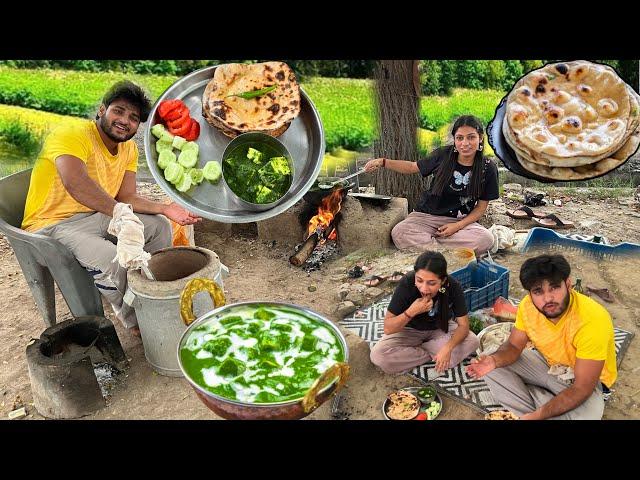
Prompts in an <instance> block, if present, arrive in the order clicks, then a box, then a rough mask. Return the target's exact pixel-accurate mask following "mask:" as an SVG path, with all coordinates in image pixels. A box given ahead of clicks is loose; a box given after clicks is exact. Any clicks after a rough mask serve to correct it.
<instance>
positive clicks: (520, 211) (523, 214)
mask: <svg viewBox="0 0 640 480" xmlns="http://www.w3.org/2000/svg"><path fill="white" fill-rule="evenodd" d="M507 215H509V216H510V217H511V218H515V219H518V220H531V219H532V218H534V217H537V218H544V217H545V216H546V215H547V214H546V213H544V212H540V211H535V210H532V209H531V208H529V207H527V206H526V205H523V206H521V207H518V208H516V209H515V210H507Z"/></svg>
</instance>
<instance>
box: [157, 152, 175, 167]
mask: <svg viewBox="0 0 640 480" xmlns="http://www.w3.org/2000/svg"><path fill="white" fill-rule="evenodd" d="M175 161H176V154H175V153H173V152H172V151H171V150H162V151H160V155H158V167H160V168H161V169H162V170H164V169H165V168H167V165H169V164H170V163H172V162H175Z"/></svg>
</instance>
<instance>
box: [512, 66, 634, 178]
mask: <svg viewBox="0 0 640 480" xmlns="http://www.w3.org/2000/svg"><path fill="white" fill-rule="evenodd" d="M633 103H634V102H632V100H631V99H630V92H629V90H628V87H627V85H626V84H625V83H624V81H623V80H622V79H621V78H620V77H618V75H617V74H616V72H615V71H614V70H613V69H612V68H610V67H608V66H606V65H600V64H595V63H591V62H587V61H583V60H578V61H573V62H566V63H555V64H549V65H545V66H544V67H542V68H540V69H537V70H534V71H532V72H530V73H529V74H527V75H525V76H524V77H523V78H522V79H520V80H519V81H518V82H517V83H516V85H515V86H514V88H513V90H512V91H511V93H510V94H509V95H508V97H507V106H506V115H505V122H506V123H507V124H508V127H509V129H510V131H511V133H512V134H513V137H515V138H516V139H517V140H518V141H519V142H520V144H521V146H522V147H523V148H526V149H527V150H529V151H530V152H532V153H534V154H542V155H543V156H544V155H549V156H550V157H551V159H552V161H554V160H555V159H558V160H561V159H573V161H572V163H571V164H567V165H563V166H579V165H583V164H588V163H593V162H596V161H598V160H599V159H601V158H604V157H603V156H607V155H608V154H609V153H611V152H613V151H616V150H617V149H618V148H619V147H620V146H621V145H622V144H623V143H624V142H625V141H626V138H625V134H627V135H630V132H629V131H628V130H629V129H628V124H629V121H630V116H631V113H632V107H635V108H633V109H634V110H635V112H633V114H634V115H633V116H637V115H638V108H637V105H634V104H633ZM631 131H633V128H632V129H631ZM598 156H600V157H599V158H598ZM554 165H555V163H554Z"/></svg>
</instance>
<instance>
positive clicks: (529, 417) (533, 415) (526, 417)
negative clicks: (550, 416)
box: [520, 410, 543, 420]
mask: <svg viewBox="0 0 640 480" xmlns="http://www.w3.org/2000/svg"><path fill="white" fill-rule="evenodd" d="M520 420H543V418H542V416H541V415H540V412H539V411H538V410H534V411H533V412H529V413H525V414H524V415H522V416H521V417H520Z"/></svg>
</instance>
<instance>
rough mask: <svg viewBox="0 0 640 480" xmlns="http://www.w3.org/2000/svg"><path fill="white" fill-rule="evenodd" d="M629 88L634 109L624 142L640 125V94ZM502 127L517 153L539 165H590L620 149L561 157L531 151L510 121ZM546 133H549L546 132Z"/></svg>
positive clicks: (563, 139)
mask: <svg viewBox="0 0 640 480" xmlns="http://www.w3.org/2000/svg"><path fill="white" fill-rule="evenodd" d="M627 89H628V92H629V98H630V101H631V104H632V110H631V115H630V117H629V122H628V123H627V128H626V131H625V134H624V135H623V143H622V144H624V143H625V142H626V141H627V140H628V139H629V137H630V136H631V135H632V133H633V132H634V131H635V130H636V129H637V128H638V126H639V125H640V96H639V95H638V94H637V93H636V92H635V91H634V90H633V89H632V88H631V87H629V86H627ZM502 129H503V135H504V137H505V140H506V141H507V143H508V144H509V145H510V146H511V148H512V149H513V150H514V151H515V152H516V153H518V154H519V155H520V156H521V157H523V158H524V159H526V160H528V161H529V162H532V163H537V164H539V165H543V166H547V167H579V166H582V165H588V164H591V163H595V162H597V161H599V160H602V159H604V158H607V157H609V156H611V155H612V154H613V153H615V152H616V151H617V150H619V149H620V145H612V146H611V148H609V149H608V150H607V151H605V152H604V153H602V154H599V155H595V156H591V157H589V156H576V157H571V158H561V157H557V156H554V155H549V154H545V153H539V152H533V151H531V149H528V148H527V147H526V146H525V145H524V144H523V142H521V141H520V139H519V138H518V136H517V135H516V134H515V133H514V132H513V130H512V129H511V128H510V127H509V125H508V122H503V124H502ZM545 135H547V134H546V133H545ZM581 135H582V136H581ZM581 135H578V136H579V137H580V138H584V134H581ZM560 139H561V140H562V141H566V137H560Z"/></svg>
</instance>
